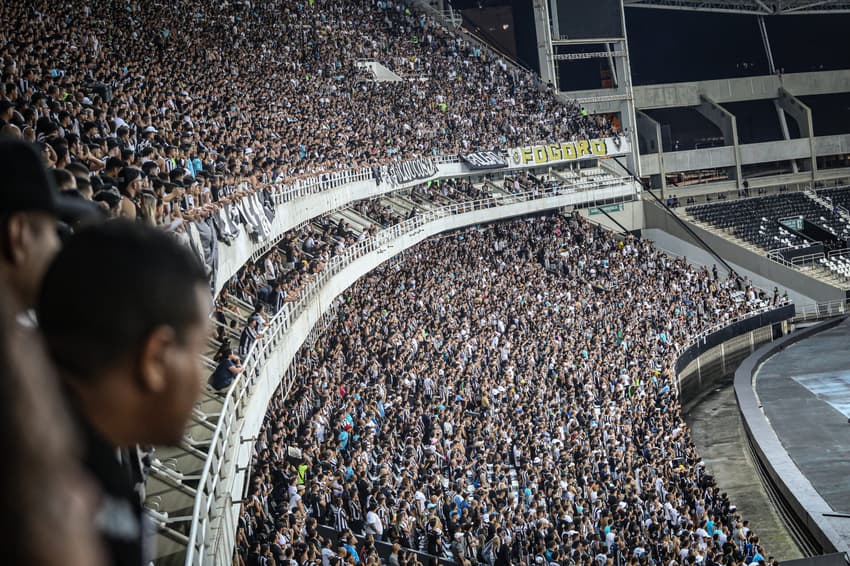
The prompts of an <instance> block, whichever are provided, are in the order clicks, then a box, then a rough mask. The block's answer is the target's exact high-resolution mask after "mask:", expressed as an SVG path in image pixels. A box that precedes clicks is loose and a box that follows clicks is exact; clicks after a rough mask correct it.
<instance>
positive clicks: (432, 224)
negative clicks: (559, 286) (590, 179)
mask: <svg viewBox="0 0 850 566" xmlns="http://www.w3.org/2000/svg"><path fill="white" fill-rule="evenodd" d="M633 194H634V187H633V186H632V185H631V184H630V183H628V182H623V181H620V182H618V183H607V184H605V185H600V183H595V184H586V185H584V186H583V187H582V188H580V189H579V188H576V187H569V188H563V187H562V188H546V189H540V190H535V191H528V192H524V193H519V194H514V195H509V196H504V197H501V198H494V197H488V198H484V199H479V200H475V201H470V202H464V203H454V204H450V205H446V206H443V207H439V208H432V209H429V210H427V211H423V212H422V213H421V214H420V215H418V216H415V217H414V218H411V219H409V220H406V221H404V222H401V223H399V224H396V225H395V226H391V227H389V228H386V229H384V230H381V231H379V232H378V233H377V234H376V235H375V236H374V237H371V238H367V239H365V240H363V241H361V242H359V243H357V244H355V245H354V246H352V247H350V248H349V249H348V250H346V251H345V252H344V253H343V254H341V255H339V256H336V257H334V258H332V259H331V260H329V261H328V263H327V265H326V266H325V269H324V270H323V271H322V272H320V273H318V274H316V275H315V276H314V277H313V279H312V280H310V281H309V282H308V283H307V284H306V285H305V286H304V289H303V291H302V294H301V296H300V298H299V299H298V300H297V301H295V302H293V303H290V304H288V305H286V306H285V307H284V309H283V310H281V312H279V313H277V314H276V315H275V316H274V317H273V318H272V319H271V320H270V322H269V324H268V325H267V327H266V330H265V335H264V337H263V338H261V339H260V340H259V341H258V342H256V343H255V344H254V346H253V347H252V349H251V351H250V352H249V354H248V356H247V359H246V360H245V361H244V363H243V367H244V368H245V370H244V371H243V372H242V373H241V374H240V375H238V376H237V377H236V379H235V380H234V382H233V383H232V384H231V385H230V387H229V388H228V390H227V392H226V393H225V399H224V404H223V406H222V408H221V411H220V413H219V417H218V421H217V423H216V426H215V430H214V432H213V435H212V438H211V440H210V449H209V454H208V457H207V458H206V461H205V462H204V467H203V470H202V472H201V476H200V480H199V482H198V487H197V495H196V497H195V501H194V506H193V510H192V524H191V529H190V532H189V537H188V539H189V540H188V547H187V554H186V561H185V563H186V564H203V563H219V562H220V561H221V560H225V561H229V560H230V557H231V556H232V549H233V544H234V540H233V539H234V537H233V536H224V535H222V536H218V537H215V536H214V533H215V531H216V529H215V528H213V522H214V521H216V520H220V521H222V523H226V522H227V521H228V520H232V519H234V518H235V516H233V517H223V515H225V514H226V513H227V510H226V509H225V507H226V505H227V501H228V497H229V496H230V494H231V491H232V489H233V484H234V482H235V479H236V478H235V474H236V472H235V468H236V459H237V458H236V453H237V452H238V449H239V446H240V445H241V436H247V437H248V438H250V437H251V436H252V433H251V431H249V432H248V433H247V434H245V431H244V428H245V427H244V426H239V425H240V424H242V422H241V421H244V418H245V416H246V415H247V413H251V415H248V416H251V417H252V419H253V420H255V421H256V428H257V430H258V429H259V422H260V420H261V418H260V419H257V418H256V415H253V412H255V411H251V410H248V411H247V412H246V407H247V405H248V402H249V400H250V402H251V405H252V408H253V407H256V408H257V409H258V410H259V412H261V413H264V410H263V409H262V408H261V407H265V406H266V405H267V404H268V398H265V399H252V390H253V389H254V388H255V387H256V386H257V385H258V383H259V382H260V380H261V379H260V378H263V381H269V382H273V385H274V386H275V387H276V385H277V383H279V382H280V380H281V376H284V377H285V379H288V380H291V379H292V375H291V374H289V373H287V372H288V370H289V367H290V363H291V361H292V358H293V357H294V354H295V351H296V350H297V346H299V345H300V342H301V341H300V340H299V341H298V344H297V345H293V344H289V343H287V348H286V350H288V352H287V355H289V357H288V359H286V360H281V359H278V358H281V357H282V356H281V355H279V351H278V350H280V349H283V348H282V346H283V345H284V344H282V343H281V340H283V339H284V338H285V337H287V333H288V332H289V331H290V330H291V329H292V328H293V326H299V328H304V327H305V325H306V324H307V322H310V321H312V322H315V321H318V320H321V317H322V313H323V312H324V310H325V308H327V304H325V305H322V304H320V302H319V301H317V299H318V298H319V295H320V294H321V293H322V292H323V288H324V287H326V286H328V287H330V285H329V283H330V282H331V280H332V279H334V278H335V277H336V276H337V275H340V274H341V272H342V271H343V270H346V268H348V267H350V266H353V264H354V263H355V262H357V261H358V260H360V259H366V258H365V257H364V256H366V255H367V254H375V255H377V256H378V258H379V259H377V260H376V262H374V263H375V264H374V265H371V266H369V265H365V264H363V265H360V267H359V269H358V270H355V271H359V272H360V273H359V274H358V273H352V274H351V277H349V273H348V272H346V274H345V275H346V280H345V281H344V282H343V283H342V284H341V285H338V287H340V288H341V290H340V291H339V292H342V290H344V288H347V286H348V285H350V284H352V283H353V282H354V281H355V280H356V278H357V277H359V276H360V275H362V274H363V273H366V272H368V270H370V269H372V268H373V267H374V266H375V265H377V264H379V263H380V262H381V261H384V260H386V259H389V258H390V257H392V256H393V255H395V254H397V253H399V252H400V251H402V249H405V247H409V246H411V245H414V244H415V243H416V242H418V241H421V240H423V239H425V238H426V237H428V236H429V235H431V234H434V233H438V232H440V231H444V230H447V229H452V228H454V227H460V226H462V225H473V224H476V223H479V222H482V221H492V220H498V219H500V218H507V217H510V216H516V215H521V214H528V213H532V212H537V211H542V210H547V209H555V208H559V207H562V206H568V205H572V204H579V203H587V202H605V201H610V200H612V199H617V198H627V197H629V196H631V195H633ZM452 219H454V220H456V222H454V223H452V222H448V220H452ZM394 246H395V248H394ZM334 298H335V297H334ZM325 302H326V303H329V301H327V300H326V301H325ZM308 319H309V320H308ZM302 322H304V324H301V323H302ZM302 336H303V335H302ZM293 338H294V339H297V338H298V337H297V336H293ZM302 339H303V338H302ZM293 346H294V347H293ZM270 361H272V362H273V363H272V364H271V365H272V366H274V371H275V373H276V375H273V376H271V377H269V373H270V371H271V370H270V368H269V367H267V366H268V364H269V362H270ZM285 383H286V382H285ZM289 384H290V385H291V381H290V383H289ZM275 387H270V385H269V384H268V383H264V388H263V394H264V395H266V396H267V397H269V398H270V396H271V392H272V391H273V389H274V388H275ZM254 397H257V396H256V395H255V396H254ZM260 417H262V415H260ZM227 464H229V466H230V467H231V468H233V469H227V468H226V465H227ZM230 512H232V509H230ZM221 526H222V528H224V525H223V524H222V525H221ZM231 528H232V527H231ZM211 535H212V538H213V540H212V541H211V540H210V537H211ZM228 539H230V540H228ZM211 542H212V543H214V544H212V545H211V544H210V543H211ZM218 545H224V547H222V548H218V547H217V546H218ZM207 559H209V560H210V562H206V561H207Z"/></svg>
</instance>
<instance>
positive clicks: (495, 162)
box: [460, 151, 508, 171]
mask: <svg viewBox="0 0 850 566" xmlns="http://www.w3.org/2000/svg"><path fill="white" fill-rule="evenodd" d="M460 157H461V159H463V162H464V163H466V166H467V167H469V168H470V169H472V170H473V171H482V170H484V169H501V168H502V167H507V166H508V160H507V159H505V158H504V156H502V154H501V153H499V152H498V151H476V152H475V153H467V154H465V155H461V156H460Z"/></svg>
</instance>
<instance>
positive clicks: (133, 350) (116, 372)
mask: <svg viewBox="0 0 850 566" xmlns="http://www.w3.org/2000/svg"><path fill="white" fill-rule="evenodd" d="M208 312H209V287H208V284H207V281H206V277H205V274H204V269H203V267H202V266H201V264H200V262H199V261H198V259H197V258H196V257H195V256H194V255H193V254H192V253H191V252H190V251H189V250H188V249H187V248H185V247H184V246H182V245H181V244H179V243H178V242H177V241H176V240H174V239H172V238H171V237H170V236H168V235H167V234H166V233H164V232H161V231H158V230H156V229H154V228H149V227H145V226H142V225H138V224H133V223H128V222H124V221H112V222H108V223H105V224H103V225H101V226H96V227H92V228H89V229H85V230H83V231H81V232H79V233H77V234H75V235H74V236H72V237H71V238H70V239H69V240H68V242H67V244H66V245H65V247H64V249H63V250H62V251H61V252H60V253H59V255H58V256H57V257H56V260H55V261H54V263H53V265H52V266H51V267H50V269H49V270H48V273H47V275H46V277H45V280H44V284H43V287H42V292H41V297H40V300H39V303H38V317H39V324H40V325H41V328H42V331H43V333H44V336H45V338H46V340H47V345H48V348H49V351H50V353H51V355H52V357H53V358H54V360H55V362H56V364H57V365H58V367H59V369H60V371H61V373H62V375H63V377H64V378H65V379H66V381H67V382H68V384H69V386H70V387H71V390H72V392H73V393H74V395H75V397H76V398H77V399H78V401H79V403H80V405H81V408H82V410H83V412H84V414H85V416H86V417H87V418H88V420H89V421H90V422H91V424H92V425H93V426H94V427H95V429H96V430H98V431H99V432H100V433H101V434H103V435H104V437H106V438H107V439H108V440H110V441H111V442H112V443H113V444H114V445H117V446H130V445H133V444H166V443H173V442H176V441H178V440H179V439H180V436H181V434H182V432H183V430H184V428H185V426H186V423H187V421H188V419H189V416H190V414H191V411H192V407H193V405H194V403H195V401H196V399H197V397H198V395H199V393H200V390H201V387H202V385H203V383H204V375H203V373H202V371H201V367H200V354H201V352H202V349H203V346H204V343H205V340H206V337H207V324H206V320H207V314H208Z"/></svg>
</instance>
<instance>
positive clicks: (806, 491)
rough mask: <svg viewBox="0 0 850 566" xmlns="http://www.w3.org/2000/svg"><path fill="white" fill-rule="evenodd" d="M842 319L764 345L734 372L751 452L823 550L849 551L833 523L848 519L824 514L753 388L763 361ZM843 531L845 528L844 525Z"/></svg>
mask: <svg viewBox="0 0 850 566" xmlns="http://www.w3.org/2000/svg"><path fill="white" fill-rule="evenodd" d="M843 320H844V317H839V318H834V319H831V320H827V321H825V322H822V323H820V324H817V325H815V326H812V327H809V328H806V329H804V330H799V331H797V332H794V333H793V334H789V335H788V336H785V337H784V338H780V339H779V340H776V341H775V342H773V343H771V344H767V345H766V346H764V347H762V348H759V349H758V350H756V352H755V353H753V355H751V356H750V357H748V358H747V359H746V360H744V362H743V363H742V364H741V366H740V367H739V368H738V370H737V371H736V372H735V398H736V399H737V402H738V408H739V410H740V411H741V417H742V420H743V423H744V429H745V430H746V431H747V436H748V438H749V440H750V444H751V445H752V448H753V452H754V453H755V455H756V457H757V458H758V459H759V461H760V462H761V464H762V465H763V466H764V469H765V470H766V471H767V474H768V476H769V478H770V480H771V482H772V483H773V484H774V486H775V487H776V488H777V490H778V492H779V493H780V495H781V496H782V497H783V498H784V499H785V501H786V502H787V503H788V505H789V507H790V508H791V510H792V511H793V512H794V514H795V515H796V516H797V518H798V520H799V521H800V523H801V524H802V525H803V526H804V527H805V528H806V529H808V531H809V533H810V534H811V535H812V536H813V537H814V539H815V540H816V541H817V542H818V544H819V545H820V546H821V547H822V549H823V550H824V552H847V551H848V550H850V540H848V538H847V537H846V536H844V535H843V534H842V532H841V531H840V530H839V529H837V528H836V523H839V524H840V525H846V523H847V519H846V518H836V517H829V516H826V515H825V514H828V513H832V512H833V511H832V508H831V507H830V506H829V505H828V504H827V503H826V501H824V499H823V498H822V497H821V496H820V494H819V493H818V492H817V490H815V488H814V487H813V486H812V484H811V482H809V480H808V479H807V478H806V476H804V475H803V473H802V472H801V471H800V470H799V468H797V466H796V464H794V462H793V460H792V459H791V457H790V456H789V455H788V453H787V452H786V451H785V448H783V446H782V443H781V442H780V441H779V438H778V437H777V436H776V433H775V432H774V430H773V427H771V425H770V422H769V421H768V419H767V417H766V416H765V414H764V412H763V411H762V409H761V404H760V402H759V400H758V398H757V397H756V393H755V390H754V389H753V375H754V374H755V372H756V371H757V370H758V368H759V366H760V365H761V364H762V362H764V361H765V360H767V359H768V358H770V357H771V356H773V355H774V354H776V353H778V352H780V351H781V350H783V349H785V348H786V347H787V346H790V345H791V344H793V343H795V342H799V341H800V340H803V339H806V338H809V337H811V336H814V335H815V334H817V333H818V332H821V331H823V330H827V329H829V328H832V327H833V326H835V325H837V324H839V323H841V322H842V321H843ZM842 530H843V531H844V532H846V531H847V529H846V527H845V528H844V529H842Z"/></svg>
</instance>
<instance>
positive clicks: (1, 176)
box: [0, 139, 100, 222]
mask: <svg viewBox="0 0 850 566" xmlns="http://www.w3.org/2000/svg"><path fill="white" fill-rule="evenodd" d="M37 211H38V212H47V213H48V214H52V215H54V216H56V218H58V219H60V220H64V221H69V222H75V221H78V220H84V219H90V218H96V217H98V216H100V212H99V211H98V210H97V207H96V205H92V203H90V202H88V201H86V200H83V199H80V198H74V197H72V196H66V195H63V194H62V193H60V192H59V189H57V188H56V184H55V183H54V182H53V178H52V176H51V175H48V173H47V168H46V167H45V166H44V163H43V162H42V160H41V155H40V154H39V153H38V151H37V149H36V147H35V146H34V145H32V144H30V143H27V142H24V141H21V140H14V139H4V140H0V216H5V215H8V214H15V213H17V212H37Z"/></svg>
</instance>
